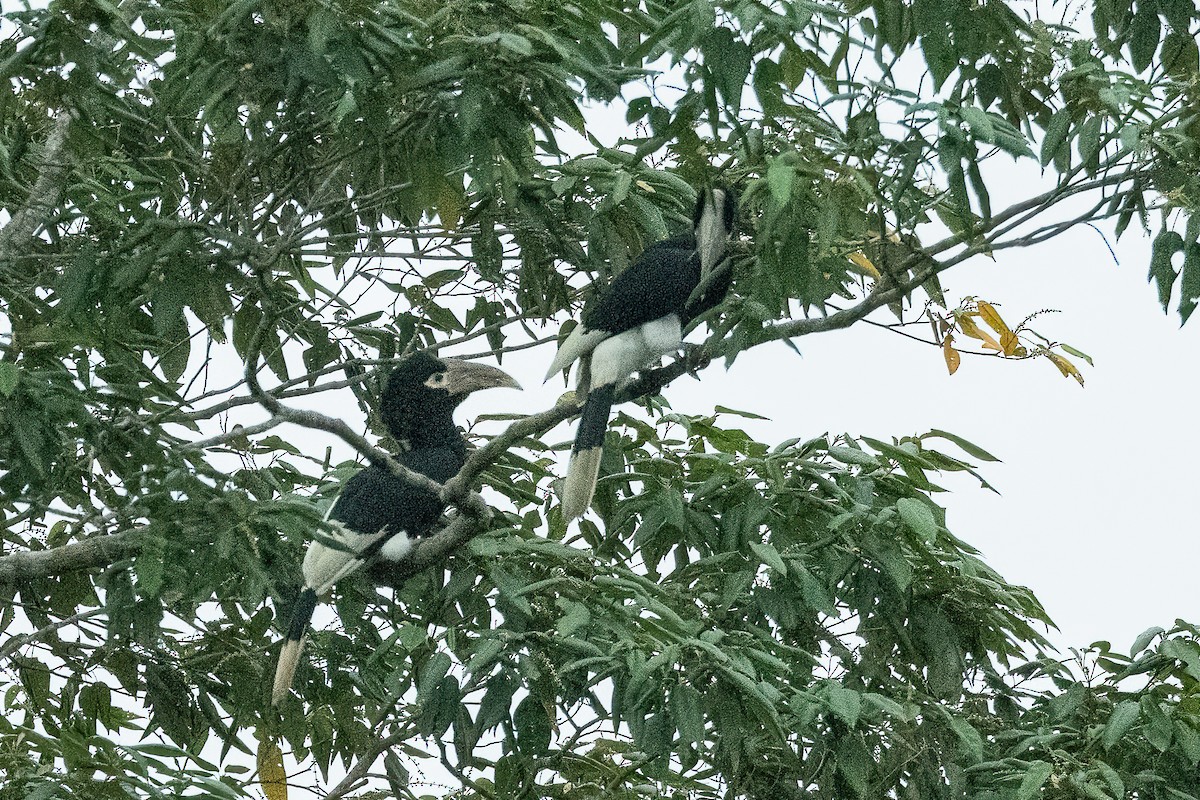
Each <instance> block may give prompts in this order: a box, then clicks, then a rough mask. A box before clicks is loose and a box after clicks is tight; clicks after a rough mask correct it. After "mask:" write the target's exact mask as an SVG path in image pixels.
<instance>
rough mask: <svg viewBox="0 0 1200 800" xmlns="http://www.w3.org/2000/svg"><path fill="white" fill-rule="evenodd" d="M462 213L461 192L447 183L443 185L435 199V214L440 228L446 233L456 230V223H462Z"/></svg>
mask: <svg viewBox="0 0 1200 800" xmlns="http://www.w3.org/2000/svg"><path fill="white" fill-rule="evenodd" d="M462 211H463V196H462V190H460V189H458V188H456V187H455V186H453V185H451V184H449V183H447V184H445V185H443V186H442V188H441V191H439V192H438V197H437V214H438V219H440V220H441V222H442V227H443V228H444V229H445V230H447V231H452V230H454V229H455V228H457V227H458V223H459V222H461V221H462Z"/></svg>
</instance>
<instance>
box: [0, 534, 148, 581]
mask: <svg viewBox="0 0 1200 800" xmlns="http://www.w3.org/2000/svg"><path fill="white" fill-rule="evenodd" d="M141 547H142V531H141V530H128V531H122V532H120V533H113V534H106V535H101V536H95V537H93V538H91V539H85V540H83V541H81V542H71V543H70V544H64V545H62V546H60V547H52V548H50V549H49V550H37V551H33V552H29V551H24V552H17V553H9V554H8V555H6V556H0V586H12V585H14V584H16V583H18V582H20V581H24V580H29V579H30V578H44V577H47V576H49V575H62V574H64V573H67V572H79V571H81V570H89V569H95V568H97V567H106V566H108V565H110V564H112V563H114V562H116V561H120V560H121V559H123V558H129V557H131V556H134V555H136V554H137V553H138V551H140V550H141Z"/></svg>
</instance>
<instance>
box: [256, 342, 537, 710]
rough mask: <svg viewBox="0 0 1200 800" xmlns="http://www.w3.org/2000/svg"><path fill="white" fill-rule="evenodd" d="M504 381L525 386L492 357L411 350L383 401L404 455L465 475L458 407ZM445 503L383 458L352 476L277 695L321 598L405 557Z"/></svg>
mask: <svg viewBox="0 0 1200 800" xmlns="http://www.w3.org/2000/svg"><path fill="white" fill-rule="evenodd" d="M498 386H508V387H512V388H514V389H519V388H521V387H520V385H519V384H518V383H517V382H516V381H515V380H513V379H512V377H511V376H509V375H508V374H507V373H506V372H503V371H501V370H499V369H496V368H495V367H490V366H488V365H486V364H475V363H471V362H468V361H458V360H456V359H451V358H437V357H435V356H432V355H429V354H428V353H417V354H415V355H411V356H409V357H407V358H405V359H404V360H403V361H401V362H400V364H399V365H397V366H396V368H395V369H394V370H393V371H392V374H391V375H390V376H389V377H388V381H387V386H386V387H385V389H384V391H383V398H382V402H381V416H382V417H383V423H384V425H386V426H387V429H388V431H390V432H391V434H392V436H393V437H394V438H395V439H396V442H397V443H398V444H400V445H401V447H402V448H404V450H403V452H401V453H399V454H398V455H397V456H396V461H397V462H399V463H400V464H401V465H402V466H404V467H407V468H408V469H410V470H412V471H413V472H419V473H420V474H422V475H425V476H426V477H429V478H432V479H433V480H435V481H437V482H438V483H445V482H446V481H447V480H449V479H450V478H452V477H454V476H455V475H457V474H458V471H459V470H460V469H462V466H463V464H464V463H466V460H467V442H466V440H465V439H464V438H463V436H462V434H461V433H460V432H459V430H458V428H457V427H455V425H454V419H453V413H454V409H455V408H457V407H458V405H459V403H461V402H462V401H463V400H464V399H465V398H466V396H467V395H468V394H470V393H471V392H474V391H476V390H477V389H490V388H493V387H498ZM443 511H445V503H443V502H442V500H441V498H440V497H438V496H437V494H435V493H433V492H431V491H429V490H428V489H427V488H424V487H420V486H416V485H414V484H412V483H410V482H408V481H406V480H404V479H403V478H400V477H398V476H396V475H393V474H392V473H391V472H390V471H389V470H388V469H387V468H386V467H385V466H383V465H376V464H372V465H370V466H368V467H366V468H365V469H363V470H362V471H361V472H359V473H357V474H356V475H354V477H352V478H350V480H348V481H347V482H346V485H345V486H344V487H343V488H342V491H341V493H340V494H339V495H338V498H337V500H336V501H335V502H334V504H333V506H332V507H331V508H330V509H329V513H328V514H327V515H326V520H327V521H328V522H329V523H330V524H331V525H332V527H333V531H332V532H330V533H328V534H327V541H328V540H333V542H336V543H337V546H333V544H332V543H330V544H326V542H324V541H320V540H317V541H314V542H312V543H311V544H310V545H309V546H308V552H307V553H306V554H305V556H304V566H303V573H304V587H303V588H302V589H301V591H300V597H299V598H298V599H297V600H296V603H295V605H294V606H293V608H292V619H291V623H290V624H289V626H288V631H287V638H286V639H285V640H284V642H283V648H282V650H281V651H280V654H279V664H278V666H277V667H276V669H275V685H274V688H273V690H272V692H271V702H272V703H274V704H276V705H278V704H279V702H280V701H282V700H283V698H284V697H286V696H287V693H288V690H289V689H290V688H291V685H292V678H293V675H294V674H295V672H296V664H297V662H298V661H299V659H300V648H301V644H302V642H303V639H304V634H305V632H306V631H307V630H308V625H309V622H310V621H311V619H312V615H313V610H314V609H315V608H316V605H317V598H318V597H320V596H321V595H322V594H324V593H325V592H328V591H329V590H330V588H332V587H333V584H334V583H336V582H337V581H340V580H341V579H342V578H344V577H346V576H347V575H350V574H351V573H353V572H355V571H356V570H358V569H359V568H361V567H363V566H365V565H368V564H372V563H375V562H379V561H400V560H402V559H403V558H404V557H405V556H406V555H408V553H409V551H410V550H412V548H413V545H414V544H415V540H416V539H418V538H420V537H422V536H425V535H427V534H429V533H430V532H431V531H432V529H433V527H434V526H435V525H436V524H437V522H438V520H439V519H440V518H441V515H442V512H443Z"/></svg>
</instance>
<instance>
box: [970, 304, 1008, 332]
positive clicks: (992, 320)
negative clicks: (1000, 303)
mask: <svg viewBox="0 0 1200 800" xmlns="http://www.w3.org/2000/svg"><path fill="white" fill-rule="evenodd" d="M976 305H978V306H979V316H980V318H981V319H982V320H983V321H984V322H986V323H987V324H988V327H989V328H991V329H992V330H994V331H995V332H996V333H999V334H1001V335H1003V334H1005V333H1008V332H1009V330H1008V325H1006V324H1005V323H1004V320H1002V319H1001V318H1000V315H999V314H998V313H997V312H996V309H995V308H993V307H992V304H991V303H985V302H984V301H982V300H980V301H979V302H978V303H977V304H976Z"/></svg>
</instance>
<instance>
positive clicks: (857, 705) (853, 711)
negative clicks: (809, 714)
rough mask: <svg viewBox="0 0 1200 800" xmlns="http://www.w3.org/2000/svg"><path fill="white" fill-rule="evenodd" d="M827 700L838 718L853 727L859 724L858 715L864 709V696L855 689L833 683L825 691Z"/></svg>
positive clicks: (830, 708)
mask: <svg viewBox="0 0 1200 800" xmlns="http://www.w3.org/2000/svg"><path fill="white" fill-rule="evenodd" d="M825 702H826V704H827V705H828V706H829V710H830V711H832V712H833V713H834V714H835V715H836V716H837V718H838V719H840V720H841V721H842V722H844V723H846V727H848V728H853V727H854V726H855V725H857V724H858V715H859V713H860V712H861V711H862V697H861V696H860V695H859V693H858V692H856V691H854V690H853V689H847V688H846V687H844V686H842V685H841V684H839V683H831V684H829V686H828V689H827V690H826V692H825Z"/></svg>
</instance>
